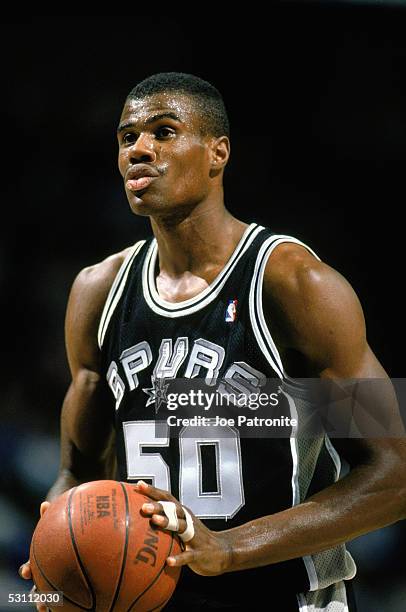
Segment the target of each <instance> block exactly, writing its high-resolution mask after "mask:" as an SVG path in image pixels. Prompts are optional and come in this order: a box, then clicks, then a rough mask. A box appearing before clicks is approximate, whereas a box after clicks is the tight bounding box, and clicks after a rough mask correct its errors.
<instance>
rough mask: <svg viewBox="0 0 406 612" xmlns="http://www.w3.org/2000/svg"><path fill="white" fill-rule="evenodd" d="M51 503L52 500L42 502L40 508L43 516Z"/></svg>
mask: <svg viewBox="0 0 406 612" xmlns="http://www.w3.org/2000/svg"><path fill="white" fill-rule="evenodd" d="M50 505H51V502H48V501H44V502H42V504H41V506H40V509H39V513H40V515H41V516H42V515H43V514H44V513H45V512H46V511H47V510H48V508H49V506H50Z"/></svg>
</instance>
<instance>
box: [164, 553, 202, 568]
mask: <svg viewBox="0 0 406 612" xmlns="http://www.w3.org/2000/svg"><path fill="white" fill-rule="evenodd" d="M195 558H196V553H195V552H194V551H193V550H187V551H185V552H183V553H181V554H180V555H174V556H172V557H168V558H167V560H166V562H167V564H168V565H169V566H170V567H181V566H182V565H189V563H193V561H194V560H195Z"/></svg>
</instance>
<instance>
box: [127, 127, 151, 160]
mask: <svg viewBox="0 0 406 612" xmlns="http://www.w3.org/2000/svg"><path fill="white" fill-rule="evenodd" d="M129 157H130V163H131V164H137V163H140V162H143V163H151V162H154V161H155V160H156V153H155V150H154V144H153V140H152V138H151V137H150V136H149V135H148V134H140V135H139V136H138V138H137V140H136V141H135V142H134V144H133V145H132V147H131V148H130V150H129Z"/></svg>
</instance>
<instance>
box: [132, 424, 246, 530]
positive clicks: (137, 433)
mask: <svg viewBox="0 0 406 612" xmlns="http://www.w3.org/2000/svg"><path fill="white" fill-rule="evenodd" d="M161 427H162V429H161ZM204 430H207V427H188V428H187V436H186V429H184V430H183V431H181V432H180V434H179V501H180V502H181V503H182V504H185V506H188V507H189V508H190V509H191V510H192V511H193V512H194V513H195V514H196V516H198V517H200V518H212V519H214V518H219V519H230V518H232V517H233V516H235V515H236V514H237V512H238V511H239V510H240V508H242V506H243V505H244V487H243V479H242V465H241V447H240V438H239V435H238V432H237V431H235V430H234V429H232V428H231V427H228V426H225V427H223V426H213V427H210V431H211V433H213V434H214V435H213V436H211V437H210V438H208V437H207V433H206V431H204ZM123 433H124V443H125V451H126V458H127V478H128V479H129V480H138V479H140V478H144V479H150V480H152V484H153V485H154V486H156V487H158V488H160V489H164V490H166V491H170V490H171V478H170V470H169V466H168V464H167V463H166V462H165V461H164V460H163V458H162V456H161V455H160V453H152V452H144V451H145V449H147V448H151V447H168V446H169V435H168V434H169V426H168V425H166V424H165V423H164V424H160V425H159V437H156V433H157V432H156V422H155V421H127V422H125V423H123ZM199 434H200V435H199ZM191 435H193V437H191ZM205 445H212V446H214V449H215V457H216V480H217V490H216V491H212V492H206V491H203V486H202V483H203V474H204V469H205V466H204V462H203V461H202V452H201V451H202V446H205Z"/></svg>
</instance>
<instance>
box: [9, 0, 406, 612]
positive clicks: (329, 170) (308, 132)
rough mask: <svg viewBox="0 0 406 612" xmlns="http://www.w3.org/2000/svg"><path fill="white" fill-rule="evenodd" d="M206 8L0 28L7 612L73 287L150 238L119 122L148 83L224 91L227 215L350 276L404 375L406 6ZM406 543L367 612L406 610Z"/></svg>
mask: <svg viewBox="0 0 406 612" xmlns="http://www.w3.org/2000/svg"><path fill="white" fill-rule="evenodd" d="M195 11H197V16H196V17H194V18H193V19H192V18H190V17H188V16H187V14H186V16H185V17H182V16H181V15H179V13H181V12H182V10H181V8H180V7H178V8H177V10H176V11H175V10H172V11H171V14H170V15H161V14H160V11H159V10H155V11H154V12H153V13H152V14H138V15H135V16H132V15H126V14H122V15H119V16H118V15H117V16H87V17H84V16H65V17H56V16H29V15H26V14H25V13H24V15H22V16H21V18H18V17H15V18H13V19H10V20H9V21H7V22H3V23H2V24H1V36H0V50H1V58H2V60H1V61H2V81H3V95H2V103H3V114H2V117H3V119H2V132H3V133H2V142H3V154H2V164H3V167H4V172H3V180H2V185H1V187H2V191H3V195H2V205H1V206H2V222H1V230H0V231H1V242H0V283H1V295H2V298H3V299H2V308H3V309H4V313H3V316H2V319H1V320H2V335H1V341H2V360H1V370H2V375H1V385H0V401H1V411H2V418H1V429H0V465H1V471H0V487H1V491H0V610H3V609H5V610H6V609H8V608H7V606H6V605H5V604H3V603H1V602H4V601H6V600H7V595H6V594H7V593H9V592H13V591H16V590H19V591H21V590H22V589H23V588H25V587H26V586H27V585H26V584H25V583H23V582H22V581H21V580H20V579H19V578H18V576H17V568H18V567H19V565H20V564H21V563H22V562H23V561H25V560H26V559H27V557H28V550H29V542H30V537H31V533H32V530H33V527H34V526H35V523H36V521H37V516H38V511H39V503H40V501H41V500H42V499H43V498H44V497H45V495H46V492H47V490H48V488H49V486H50V484H51V483H52V482H53V480H54V478H55V476H56V471H57V467H58V422H59V412H60V406H61V402H62V399H63V396H64V393H65V390H66V388H67V386H68V384H69V381H70V377H69V371H68V367H67V362H66V358H65V349H64V337H63V325H64V312H65V307H66V301H67V298H68V294H69V289H70V286H71V284H72V281H73V279H74V277H75V275H76V274H77V272H78V271H79V270H80V269H81V268H82V267H84V266H86V265H89V264H92V263H95V262H97V261H99V260H100V259H102V258H104V257H106V256H107V255H109V254H111V253H112V252H115V251H117V250H121V249H122V248H123V247H124V246H127V245H129V244H131V243H133V242H135V241H136V240H137V239H139V238H142V237H145V236H147V235H148V234H149V227H148V223H147V221H146V220H145V219H140V218H136V217H134V216H132V215H131V213H130V211H129V207H128V204H127V200H126V197H125V194H124V190H123V186H122V180H121V177H120V176H119V174H118V171H117V168H116V140H115V129H116V125H117V123H118V119H119V116H120V113H121V108H122V105H123V102H124V99H125V97H126V95H127V93H128V92H129V90H130V89H131V88H132V87H133V86H134V85H135V84H136V83H137V82H138V81H139V80H141V79H142V78H144V77H146V76H148V75H149V74H151V73H154V72H161V71H172V70H176V71H184V72H192V73H195V74H197V75H199V76H201V77H203V78H205V79H207V80H209V81H211V82H212V83H213V84H214V85H216V86H217V87H218V88H219V89H220V90H221V92H222V93H223V95H224V98H225V102H226V106H227V107H228V110H229V114H230V119H231V126H232V159H231V163H230V166H229V168H228V171H227V174H226V203H227V205H228V207H229V209H230V210H231V211H232V212H233V213H234V214H236V215H237V216H240V217H241V218H243V219H244V220H248V221H251V220H254V221H257V222H260V223H262V224H266V225H268V226H270V227H271V228H272V229H274V230H275V231H280V232H283V233H289V234H293V235H295V236H297V237H299V238H300V239H302V240H304V241H305V242H306V243H308V244H309V245H310V246H312V247H313V249H315V250H316V252H317V253H318V254H319V255H320V257H321V258H322V259H323V260H325V261H327V262H328V263H330V264H331V265H332V266H333V267H335V268H336V269H338V270H339V271H340V272H341V273H342V274H343V275H344V276H346V277H347V278H348V280H349V281H350V282H351V283H352V285H353V287H354V288H355V290H356V292H357V293H358V295H359V297H360V299H361V302H362V304H363V307H364V310H365V316H366V320H367V331H368V337H369V342H370V344H371V346H372V347H373V349H374V350H375V353H376V354H377V356H378V358H379V359H380V360H381V362H382V364H383V365H384V367H385V368H386V370H387V372H388V373H389V374H390V375H391V376H392V377H403V376H404V375H405V364H404V342H403V337H404V333H403V326H402V322H403V310H404V305H403V297H402V285H403V277H404V264H403V262H404V253H403V248H404V241H405V237H404V221H402V220H401V219H402V216H401V215H402V212H403V208H404V202H405V162H406V111H405V109H406V36H405V31H406V3H405V2H400V1H398V2H383V1H382V2H351V1H349V0H348V1H342V2H328V1H322V2H306V1H301V2H289V1H285V2H274V3H272V4H271V5H270V7H269V10H267V16H266V17H265V14H262V13H261V12H256V11H251V12H250V11H249V8H248V7H247V6H243V7H242V8H241V9H235V11H233V19H231V18H221V17H219V16H218V15H217V11H216V10H215V9H214V7H213V6H212V5H208V6H206V7H205V6H203V5H202V6H200V7H199V6H196V7H195ZM174 13H176V14H177V16H176V17H175V16H174ZM253 177H255V179H254V180H253ZM405 546H406V529H405V525H404V524H398V525H395V526H392V527H388V528H386V529H383V530H380V531H377V532H375V533H372V534H370V535H368V536H365V537H362V538H359V539H357V540H356V541H354V542H353V543H351V544H350V548H351V550H352V551H353V554H354V556H355V558H356V560H357V562H358V567H359V573H358V580H357V583H356V597H357V602H358V606H359V612H405V611H406V584H405V578H404V555H403V552H402V551H403V550H404V548H405ZM401 570H403V574H402V571H401ZM27 589H28V586H27ZM278 612H279V611H278ZM280 612H283V611H280Z"/></svg>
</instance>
